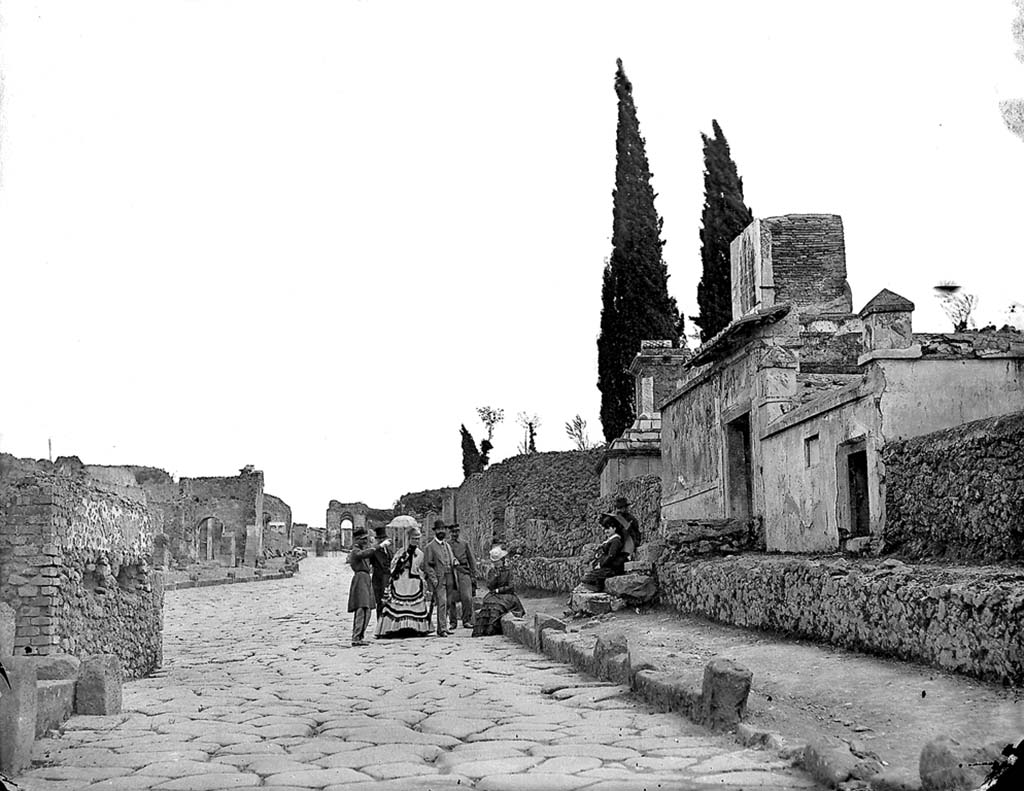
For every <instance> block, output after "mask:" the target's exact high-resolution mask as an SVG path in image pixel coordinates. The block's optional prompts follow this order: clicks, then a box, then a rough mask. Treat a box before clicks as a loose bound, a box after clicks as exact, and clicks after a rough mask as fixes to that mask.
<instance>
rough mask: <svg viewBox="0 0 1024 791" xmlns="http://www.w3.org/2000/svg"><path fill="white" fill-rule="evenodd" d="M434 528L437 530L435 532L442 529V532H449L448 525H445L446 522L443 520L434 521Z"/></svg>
mask: <svg viewBox="0 0 1024 791" xmlns="http://www.w3.org/2000/svg"><path fill="white" fill-rule="evenodd" d="M433 529H434V532H435V533H436V532H437V531H438V530H440V531H442V532H444V533H447V532H448V526H447V525H445V523H444V522H441V521H440V520H439V521H437V522H434V528H433Z"/></svg>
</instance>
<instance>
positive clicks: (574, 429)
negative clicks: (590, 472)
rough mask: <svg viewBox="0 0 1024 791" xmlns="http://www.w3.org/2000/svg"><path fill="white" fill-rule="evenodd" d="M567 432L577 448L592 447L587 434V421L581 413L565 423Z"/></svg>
mask: <svg viewBox="0 0 1024 791" xmlns="http://www.w3.org/2000/svg"><path fill="white" fill-rule="evenodd" d="M565 433H566V435H567V436H568V437H569V439H571V440H572V443H573V445H574V446H575V448H576V450H587V449H589V448H590V447H591V445H590V437H589V436H587V421H585V420H584V419H583V418H582V417H580V416H579V415H576V417H574V418H573V419H572V420H570V421H568V422H567V423H566V424H565Z"/></svg>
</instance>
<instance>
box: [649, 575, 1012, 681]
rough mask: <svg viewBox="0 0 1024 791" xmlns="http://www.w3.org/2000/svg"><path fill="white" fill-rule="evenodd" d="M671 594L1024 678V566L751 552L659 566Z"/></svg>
mask: <svg viewBox="0 0 1024 791" xmlns="http://www.w3.org/2000/svg"><path fill="white" fill-rule="evenodd" d="M657 573H658V583H659V590H660V596H661V601H662V602H663V603H666V604H669V605H671V606H672V607H673V608H675V609H676V610H679V611H680V612H684V613H694V614H697V615H701V616H704V617H706V618H710V619H712V620H715V621H719V622H721V623H727V624H734V625H736V626H746V627H751V628H755V629H764V630H768V631H774V632H782V633H785V634H787V635H792V636H795V637H801V638H807V639H811V640H815V641H819V642H825V643H830V644H832V645H837V646H842V647H844V648H851V649H855V650H859V651H866V652H869V653H874V654H881V655H883V656H895V657H899V658H900V659H905V660H911V661H917V662H924V663H926V664H930V665H934V666H936V667H940V668H943V669H944V670H950V671H954V672H958V673H964V674H968V675H972V676H976V677H978V678H982V679H986V680H991V681H999V682H1003V683H1009V684H1014V685H1019V684H1021V683H1022V682H1024V572H1021V571H1020V570H1018V569H1013V570H992V569H989V570H983V569H978V570H966V569H960V570H953V569H937V568H935V567H928V566H910V565H906V564H904V563H902V562H900V561H898V560H892V559H890V560H884V561H849V560H844V559H829V560H822V559H813V558H797V557H792V556H783V557H778V556H765V555H748V556H741V557H735V558H723V559H716V560H697V561H692V562H689V563H679V564H669V565H662V566H659V567H658V570H657Z"/></svg>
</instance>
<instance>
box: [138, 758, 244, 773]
mask: <svg viewBox="0 0 1024 791" xmlns="http://www.w3.org/2000/svg"><path fill="white" fill-rule="evenodd" d="M162 758H163V756H161V760H159V761H155V762H151V763H149V764H147V765H144V766H143V767H142V768H141V769H139V771H138V772H137V773H136V774H140V775H160V776H163V777H172V778H173V777H185V776H186V775H205V774H211V773H214V772H237V771H238V769H237V768H236V767H234V766H230V765H228V764H218V763H213V762H210V761H165V760H162Z"/></svg>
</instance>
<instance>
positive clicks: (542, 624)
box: [533, 613, 566, 651]
mask: <svg viewBox="0 0 1024 791" xmlns="http://www.w3.org/2000/svg"><path fill="white" fill-rule="evenodd" d="M565 626H566V624H565V621H563V620H562V619H560V618H555V617H554V616H553V615H544V614H543V613H537V614H536V615H534V616H533V631H534V634H535V635H536V640H537V650H539V651H542V650H543V649H544V632H545V630H548V629H550V630H552V631H556V632H564V631H565Z"/></svg>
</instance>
